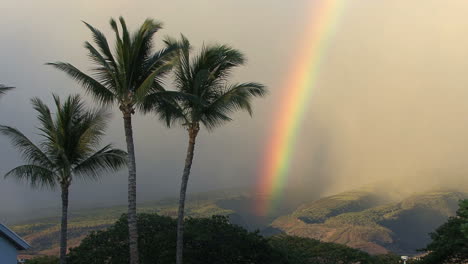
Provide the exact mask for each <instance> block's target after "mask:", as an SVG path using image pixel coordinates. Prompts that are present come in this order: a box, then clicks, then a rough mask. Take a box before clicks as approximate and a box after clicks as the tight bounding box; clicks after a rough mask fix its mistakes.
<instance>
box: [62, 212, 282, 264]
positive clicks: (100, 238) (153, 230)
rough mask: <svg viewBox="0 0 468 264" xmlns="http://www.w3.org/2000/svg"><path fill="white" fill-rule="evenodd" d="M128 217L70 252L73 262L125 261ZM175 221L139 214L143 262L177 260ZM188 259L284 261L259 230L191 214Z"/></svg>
mask: <svg viewBox="0 0 468 264" xmlns="http://www.w3.org/2000/svg"><path fill="white" fill-rule="evenodd" d="M126 221H127V219H126V217H125V216H123V217H121V218H120V220H118V221H117V222H116V223H115V224H114V225H113V226H111V227H110V228H109V229H107V230H105V231H98V232H94V233H92V234H91V235H89V236H88V237H87V238H85V239H84V240H83V242H82V243H81V245H80V246H78V247H76V248H74V249H72V250H71V251H70V254H69V262H70V263H71V264H82V263H83V264H84V263H86V264H93V263H96V264H98V263H99V264H101V263H112V264H126V263H128V261H129V254H128V251H127V250H125V248H126V247H127V246H128V230H127V229H126V228H125V227H126ZM176 225H177V224H176V221H175V220H174V219H173V218H169V217H164V216H159V215H156V214H139V215H138V228H139V229H140V230H145V232H142V233H140V236H139V251H140V260H141V263H142V264H146V263H155V261H157V262H158V263H168V264H169V263H174V261H175V250H176V248H175V244H176V240H175V238H176ZM184 243H185V248H186V252H185V254H186V260H185V261H186V262H187V263H194V264H195V263H200V264H202V263H220V264H228V263H229V264H231V263H232V264H234V263H236V264H242V263H246V264H247V263H249V264H250V263H257V264H262V263H265V264H266V263H268V264H270V263H271V264H274V263H285V262H283V260H282V257H281V255H279V254H278V253H276V252H275V251H274V250H273V249H272V247H271V246H270V245H269V244H268V241H267V240H266V239H265V238H263V237H261V236H260V235H259V234H258V233H253V232H248V231H246V230H245V229H243V228H241V227H239V226H235V225H231V224H229V222H228V219H227V218H226V217H222V216H213V217H211V218H197V219H195V218H189V219H188V220H187V223H186V240H185V242H184Z"/></svg>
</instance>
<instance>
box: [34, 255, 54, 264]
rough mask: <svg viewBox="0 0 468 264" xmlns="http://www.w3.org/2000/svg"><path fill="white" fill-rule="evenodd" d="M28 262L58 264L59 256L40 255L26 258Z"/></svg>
mask: <svg viewBox="0 0 468 264" xmlns="http://www.w3.org/2000/svg"><path fill="white" fill-rule="evenodd" d="M26 263H28V264H59V258H58V257H56V256H41V257H35V258H33V259H30V260H28V261H27V262H26Z"/></svg>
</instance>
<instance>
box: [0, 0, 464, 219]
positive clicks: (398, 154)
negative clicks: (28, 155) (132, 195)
mask: <svg viewBox="0 0 468 264" xmlns="http://www.w3.org/2000/svg"><path fill="white" fill-rule="evenodd" d="M308 1H312V0H294V1H283V0H255V1H252V0H237V1H232V0H229V1H228V0H216V1H215V0H197V1H182V0H175V1H147V0H144V1H143V0H138V1H124V0H112V1H111V0H100V1H91V0H86V1H59V0H57V1H53V0H43V1H33V0H29V1H26V0H3V1H2V3H1V4H0V7H1V10H2V15H1V16H0V25H2V27H1V28H2V29H1V34H0V40H1V42H0V43H1V49H0V83H4V84H8V85H13V86H16V87H17V89H16V90H14V91H12V92H10V93H8V94H7V95H6V96H4V97H2V99H0V123H1V124H5V125H11V126H15V127H18V128H19V129H21V130H22V131H23V132H25V133H26V134H27V135H28V136H31V137H33V138H37V137H35V135H34V127H35V126H36V125H37V123H36V119H35V113H34V112H33V110H32V108H31V106H30V104H29V99H30V98H31V97H33V96H39V97H40V98H41V99H43V100H45V101H47V102H51V96H50V93H51V92H54V93H57V94H59V95H67V94H70V93H82V90H81V89H80V88H79V87H78V86H77V85H76V84H75V83H74V82H73V81H71V80H70V79H68V78H67V77H66V76H65V75H64V74H63V73H61V72H58V71H56V70H54V69H52V68H49V67H47V66H44V65H43V64H44V63H46V62H50V61H56V60H61V61H67V62H72V63H73V64H75V65H77V66H78V67H79V68H83V69H86V68H87V67H89V66H90V63H89V61H88V60H87V57H86V53H85V50H84V48H83V42H84V41H85V40H90V39H91V37H90V33H89V31H88V30H87V29H86V28H85V27H84V25H83V24H82V23H81V22H80V21H81V20H84V21H86V22H88V23H90V24H92V25H94V26H96V27H97V28H99V29H101V30H102V31H104V32H105V33H106V34H109V33H110V28H109V25H108V21H109V18H110V17H118V16H119V15H122V16H124V17H125V18H126V20H127V23H128V24H129V26H130V27H131V28H136V26H138V25H139V24H140V23H141V22H142V21H143V20H144V19H145V18H147V17H151V18H155V19H157V20H159V21H162V22H164V29H163V30H161V31H160V33H159V34H158V35H157V39H156V43H157V45H158V47H161V46H162V45H161V39H162V38H163V37H164V36H167V35H169V36H178V34H179V33H183V34H185V35H186V36H187V37H188V38H189V39H190V40H191V42H192V44H193V45H195V46H198V47H199V46H201V44H202V43H203V42H205V43H215V42H217V43H226V44H230V45H232V46H234V47H235V48H238V49H240V50H241V51H243V52H244V53H245V54H246V56H247V58H248V64H247V66H245V67H243V68H241V69H239V70H238V71H236V72H235V74H234V77H233V81H256V82H261V83H264V84H266V85H267V86H268V87H269V89H270V91H271V93H270V95H269V96H268V98H265V99H260V100H256V101H255V109H254V111H255V113H254V116H253V118H252V119H251V118H249V116H248V115H247V114H245V113H242V114H238V115H235V121H234V122H232V123H230V124H228V125H226V126H224V127H223V128H220V129H217V130H215V131H214V133H211V134H208V133H206V132H205V131H203V132H202V133H201V134H200V136H199V140H198V144H197V149H196V156H195V160H194V165H193V170H192V171H193V173H192V175H191V182H190V185H189V189H190V190H191V191H201V190H211V189H217V188H225V187H232V186H249V185H252V184H254V183H255V182H256V177H257V172H258V169H259V162H261V161H262V151H263V149H264V148H265V144H266V143H267V139H268V137H269V135H270V134H271V131H270V129H271V127H272V126H273V125H272V124H273V122H274V120H275V116H274V114H275V113H276V111H277V109H278V108H279V105H280V104H281V97H280V95H281V91H282V90H283V89H287V86H285V85H284V80H285V79H286V77H287V75H288V73H289V72H290V71H291V69H293V68H294V67H293V65H291V62H292V61H294V59H295V58H296V57H297V56H300V54H297V53H298V52H297V48H296V47H298V46H300V44H301V43H300V41H301V37H302V36H303V35H304V34H305V32H304V30H306V28H305V25H307V24H308V21H310V19H312V18H311V17H310V14H309V13H308V12H310V10H307V8H306V6H308V5H307V3H308ZM317 1H318V0H317ZM345 2H346V7H345V10H344V13H343V16H342V17H341V19H340V21H339V23H338V27H337V30H336V33H335V35H334V36H332V38H331V42H330V44H329V46H328V48H327V54H326V56H325V61H324V63H323V66H322V69H321V75H320V80H319V83H318V87H317V89H316V90H315V91H314V94H313V96H312V98H311V99H310V105H309V109H308V111H307V113H306V115H305V119H304V121H303V125H302V128H301V130H300V134H299V136H298V138H297V140H298V142H299V143H298V148H297V149H296V151H295V153H294V159H293V163H292V170H291V173H290V176H289V183H290V184H291V185H294V184H297V183H301V184H302V185H306V186H307V185H310V186H311V187H310V188H311V189H313V190H317V192H321V193H327V192H332V191H337V190H343V189H347V188H351V187H354V186H359V185H361V184H365V183H368V182H374V181H380V180H388V179H391V180H394V181H396V182H402V181H403V182H407V186H408V188H414V187H415V186H420V185H421V184H420V183H421V182H424V183H425V186H432V185H439V184H443V183H447V182H448V183H450V185H452V186H455V185H457V186H461V185H465V186H466V184H467V180H466V179H467V178H468V177H466V173H467V172H468V165H466V164H467V162H466V160H467V159H468V106H467V102H468V21H467V20H466V14H467V13H468V2H466V1H464V0H451V1H443V0H414V1H407V0H361V1H345ZM168 85H169V87H170V83H168ZM90 102H91V101H90ZM114 112H115V114H114V118H113V120H112V123H111V125H110V127H109V130H108V136H107V137H106V138H105V140H104V141H105V142H106V143H107V142H113V143H115V144H116V145H118V146H120V147H122V148H124V144H123V142H124V133H123V125H122V118H121V115H120V114H119V112H118V111H117V110H116V109H114ZM134 134H135V141H136V152H137V167H138V169H137V171H138V173H137V175H138V180H137V182H138V199H139V200H140V201H142V200H148V199H154V198H157V197H161V196H175V195H176V194H177V190H178V188H179V186H178V185H179V182H180V175H181V172H182V166H183V161H184V158H185V149H186V144H187V139H186V134H185V131H184V130H183V129H181V128H173V129H171V130H168V129H165V128H163V127H162V125H161V124H160V123H159V122H158V121H157V119H156V118H154V117H152V116H146V117H142V116H141V115H136V116H135V121H134ZM0 157H1V159H0V175H3V174H4V173H5V172H7V171H8V170H9V169H11V168H13V167H14V166H15V165H19V164H20V159H19V155H17V152H16V151H15V150H13V149H12V148H11V147H10V145H9V142H8V141H7V140H5V139H4V138H0ZM416 181H417V182H419V183H418V184H415V183H414V182H416ZM454 183H456V184H454ZM317 186H319V187H317ZM126 190H127V187H126V172H125V171H122V172H121V173H119V174H116V175H108V176H105V177H103V178H102V180H101V181H100V182H96V183H94V182H91V183H79V182H75V183H74V185H73V186H72V189H71V206H72V207H73V206H74V205H75V206H76V205H90V204H96V203H109V202H113V203H124V202H125V201H126ZM58 197H59V196H58V193H56V192H48V191H43V190H31V189H30V188H29V187H27V186H25V185H20V184H18V183H16V182H15V181H13V180H4V179H0V219H1V218H2V217H4V216H2V212H7V211H10V210H12V209H13V208H14V209H15V210H19V211H24V210H26V209H28V208H31V207H36V208H38V207H39V208H40V207H50V206H57V205H58V201H59V200H58Z"/></svg>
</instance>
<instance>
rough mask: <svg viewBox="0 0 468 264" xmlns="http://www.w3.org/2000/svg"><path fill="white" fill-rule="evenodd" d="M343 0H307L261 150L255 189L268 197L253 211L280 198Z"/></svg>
mask: <svg viewBox="0 0 468 264" xmlns="http://www.w3.org/2000/svg"><path fill="white" fill-rule="evenodd" d="M345 1H346V0H310V6H309V7H308V8H309V9H308V10H310V16H309V17H310V18H311V19H310V21H308V24H307V25H306V26H305V27H304V28H305V30H304V35H303V36H301V37H302V38H301V40H300V44H299V47H298V52H297V55H296V56H297V58H296V59H295V61H293V64H292V65H293V67H291V71H290V73H289V75H288V77H287V79H286V82H285V84H284V85H283V88H282V91H283V96H281V97H280V98H283V99H282V101H281V102H280V107H279V111H278V112H277V113H275V114H276V115H275V118H274V120H275V121H274V122H275V123H274V124H273V128H272V130H271V131H273V134H272V135H271V138H270V139H269V141H268V145H267V147H266V150H265V151H264V162H263V163H262V167H261V169H260V176H259V182H258V184H257V192H258V193H261V194H264V195H266V197H269V198H268V199H266V200H264V199H259V200H258V202H257V205H256V211H257V212H258V213H259V214H260V215H267V214H268V213H269V212H271V211H272V210H274V208H275V206H276V204H277V202H278V201H279V200H280V199H281V196H282V190H283V188H284V186H285V184H286V180H287V176H288V172H289V168H290V163H291V158H292V156H293V151H294V147H295V144H296V137H297V134H298V130H299V128H300V124H301V122H302V120H303V116H304V111H305V110H306V109H307V106H308V105H309V103H310V102H311V96H312V92H313V91H314V89H316V88H317V87H316V85H317V79H318V77H319V73H320V66H321V64H322V61H323V57H324V55H325V54H326V50H327V46H328V44H329V40H330V38H331V36H332V35H333V33H334V31H335V28H336V25H337V23H338V21H339V18H340V16H341V13H342V12H343V9H344V5H345Z"/></svg>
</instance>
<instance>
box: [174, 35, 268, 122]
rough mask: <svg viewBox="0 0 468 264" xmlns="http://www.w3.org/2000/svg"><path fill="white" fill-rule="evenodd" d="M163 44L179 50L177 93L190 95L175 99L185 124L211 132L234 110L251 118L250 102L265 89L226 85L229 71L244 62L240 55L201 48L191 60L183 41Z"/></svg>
mask: <svg viewBox="0 0 468 264" xmlns="http://www.w3.org/2000/svg"><path fill="white" fill-rule="evenodd" d="M166 43H170V44H174V45H178V46H179V51H178V52H177V60H176V65H175V66H174V77H175V85H176V88H177V91H178V92H179V93H181V94H186V95H190V97H189V96H184V97H179V98H177V103H178V105H179V106H180V108H181V110H180V111H181V112H182V113H183V114H184V117H185V120H184V122H185V124H187V123H198V122H201V123H202V124H203V125H204V126H205V127H206V128H208V129H209V130H212V129H214V128H215V127H218V126H220V125H222V124H223V123H225V122H228V121H231V117H230V115H231V114H232V113H233V112H234V111H236V110H245V111H247V112H248V113H249V114H250V115H252V105H251V100H252V98H253V97H262V96H264V95H266V92H267V91H266V88H265V86H263V85H262V84H259V83H253V82H250V83H240V84H233V85H228V84H227V81H228V79H229V77H230V74H231V72H232V70H233V69H234V68H235V67H238V66H241V65H243V64H244V63H245V61H246V60H245V57H244V55H243V54H242V53H241V52H240V51H238V50H236V49H234V48H232V47H230V46H227V45H208V46H205V45H204V46H203V47H202V49H201V51H200V52H199V53H198V54H197V55H196V56H195V57H194V58H193V59H190V48H191V47H190V43H189V42H188V40H187V39H186V38H185V37H183V36H182V40H179V41H176V40H174V39H167V40H166Z"/></svg>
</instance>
